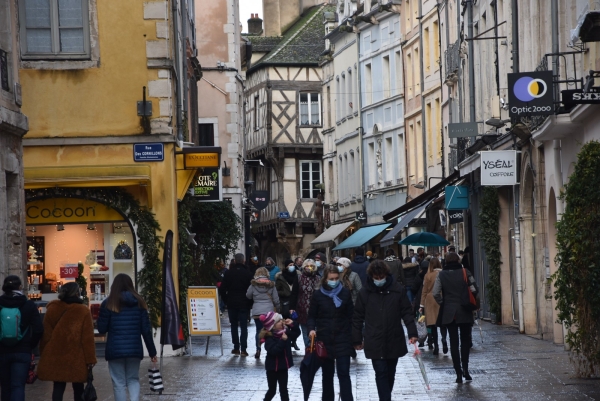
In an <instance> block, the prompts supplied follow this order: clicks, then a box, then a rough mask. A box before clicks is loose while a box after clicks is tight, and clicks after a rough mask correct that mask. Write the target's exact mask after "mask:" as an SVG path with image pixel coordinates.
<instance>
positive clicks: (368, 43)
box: [363, 33, 371, 54]
mask: <svg viewBox="0 0 600 401" xmlns="http://www.w3.org/2000/svg"><path fill="white" fill-rule="evenodd" d="M363 43H364V46H363V47H364V49H365V54H366V53H371V34H370V33H369V34H366V35H365V39H364V42H363Z"/></svg>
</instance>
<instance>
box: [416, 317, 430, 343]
mask: <svg viewBox="0 0 600 401" xmlns="http://www.w3.org/2000/svg"><path fill="white" fill-rule="evenodd" d="M427 334H428V333H427V325H426V324H425V319H420V318H419V319H417V338H418V339H419V342H420V343H422V342H423V341H425V339H426V338H427Z"/></svg>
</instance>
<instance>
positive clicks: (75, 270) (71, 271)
mask: <svg viewBox="0 0 600 401" xmlns="http://www.w3.org/2000/svg"><path fill="white" fill-rule="evenodd" d="M77 277H79V266H78V265H77V263H70V264H66V265H64V266H61V267H60V278H77Z"/></svg>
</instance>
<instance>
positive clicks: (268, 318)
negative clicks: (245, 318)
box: [260, 312, 283, 331]
mask: <svg viewBox="0 0 600 401" xmlns="http://www.w3.org/2000/svg"><path fill="white" fill-rule="evenodd" d="M281 319H283V316H281V315H280V314H279V313H275V312H268V313H267V314H266V315H260V321H261V322H262V323H263V327H264V328H265V330H267V331H271V330H272V329H273V326H275V323H277V322H278V321H280V320H281Z"/></svg>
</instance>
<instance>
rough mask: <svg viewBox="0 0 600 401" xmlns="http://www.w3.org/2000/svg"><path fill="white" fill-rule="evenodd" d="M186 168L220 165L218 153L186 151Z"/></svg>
mask: <svg viewBox="0 0 600 401" xmlns="http://www.w3.org/2000/svg"><path fill="white" fill-rule="evenodd" d="M184 157H185V159H184V162H185V168H198V167H219V164H220V163H219V154H218V153H186V154H184Z"/></svg>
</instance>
